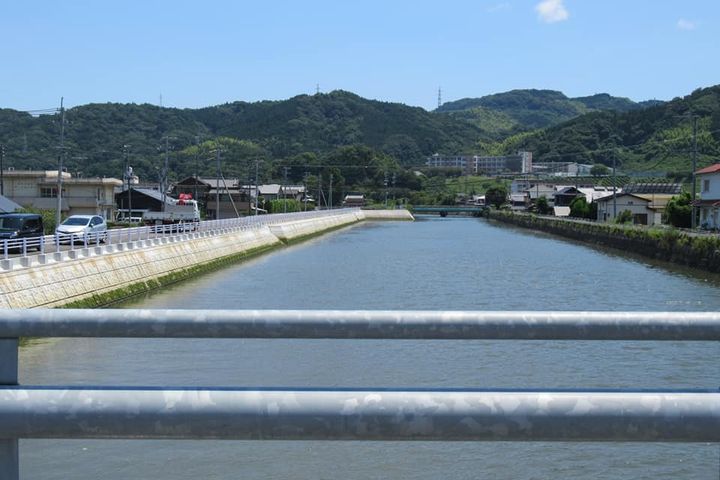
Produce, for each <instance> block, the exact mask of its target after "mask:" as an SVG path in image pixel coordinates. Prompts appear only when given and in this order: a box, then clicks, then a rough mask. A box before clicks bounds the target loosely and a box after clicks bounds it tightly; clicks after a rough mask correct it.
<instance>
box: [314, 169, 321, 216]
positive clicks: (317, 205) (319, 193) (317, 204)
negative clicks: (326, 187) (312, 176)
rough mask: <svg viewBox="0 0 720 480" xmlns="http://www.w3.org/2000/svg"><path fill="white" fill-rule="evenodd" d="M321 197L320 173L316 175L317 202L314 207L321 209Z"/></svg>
mask: <svg viewBox="0 0 720 480" xmlns="http://www.w3.org/2000/svg"><path fill="white" fill-rule="evenodd" d="M321 195H322V173H318V193H317V200H315V203H316V207H317V208H318V209H322V208H321V206H320V196H321Z"/></svg>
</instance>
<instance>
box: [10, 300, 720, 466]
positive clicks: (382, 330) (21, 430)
mask: <svg viewBox="0 0 720 480" xmlns="http://www.w3.org/2000/svg"><path fill="white" fill-rule="evenodd" d="M21 336H34V337H175V338H177V337H185V338H189V337H207V338H355V339H357V338H376V339H378V338H383V339H426V340H431V339H466V340H470V339H507V340H510V339H525V340H547V339H556V340H674V341H680V340H683V341H718V340H720V314H718V313H712V312H707V313H705V312H700V313H668V312H452V311H451V312H436V311H354V310H353V311H342V310H341V311H306V310H291V311H284V310H283V311H281V310H248V311H234V310H213V311H207V310H0V385H3V386H0V480H6V479H11V480H15V479H17V478H18V475H19V473H18V439H19V438H231V439H281V440H293V439H295V440H312V439H323V440H441V441H452V440H474V441H496V440H502V441H517V440H525V441H538V440H542V441H625V442H627V441H634V442H638V441H642V442H720V390H718V389H707V390H686V391H619V390H596V391H549V390H547V391H542V390H541V391H523V390H492V389H487V390H482V389H452V390H449V389H445V390H442V389H440V390H431V389H404V390H400V389H372V390H369V389H342V388H337V389H325V390H322V389H314V388H304V389H297V388H296V389H282V388H262V387H260V388H216V389H212V388H196V387H186V388H169V389H164V388H127V387H99V388H88V387H65V386H43V387H34V386H19V385H18V374H17V371H18V338H19V337H21ZM3 438H4V440H1V439H3Z"/></svg>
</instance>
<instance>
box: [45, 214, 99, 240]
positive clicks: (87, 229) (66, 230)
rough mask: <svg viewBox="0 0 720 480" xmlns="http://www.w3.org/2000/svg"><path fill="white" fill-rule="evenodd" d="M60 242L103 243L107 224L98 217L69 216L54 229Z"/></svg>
mask: <svg viewBox="0 0 720 480" xmlns="http://www.w3.org/2000/svg"><path fill="white" fill-rule="evenodd" d="M55 234H56V235H57V236H58V238H59V240H60V242H63V243H64V242H70V241H73V242H84V241H86V240H85V239H86V238H87V242H88V243H96V242H101V243H102V242H104V241H105V238H106V236H107V222H105V219H104V218H102V217H101V216H99V215H71V216H69V217H68V218H66V219H65V220H64V221H63V222H62V223H61V224H60V225H58V227H57V228H56V229H55Z"/></svg>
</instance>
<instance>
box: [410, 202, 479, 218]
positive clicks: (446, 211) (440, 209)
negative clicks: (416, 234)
mask: <svg viewBox="0 0 720 480" xmlns="http://www.w3.org/2000/svg"><path fill="white" fill-rule="evenodd" d="M486 209H487V207H485V206H480V205H418V206H415V207H412V212H413V213H421V214H422V213H437V214H438V215H441V216H443V217H444V216H445V215H474V216H480V215H482V214H483V213H485V210H486Z"/></svg>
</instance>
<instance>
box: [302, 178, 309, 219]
mask: <svg viewBox="0 0 720 480" xmlns="http://www.w3.org/2000/svg"><path fill="white" fill-rule="evenodd" d="M307 177H308V172H305V175H303V204H304V207H305V208H303V211H305V212H307V197H308V192H307Z"/></svg>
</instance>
